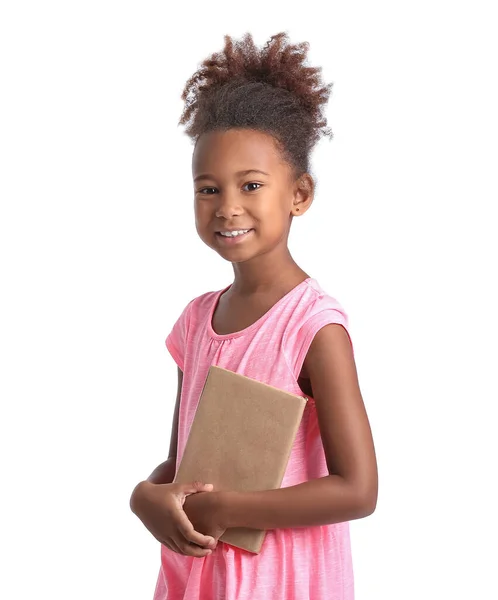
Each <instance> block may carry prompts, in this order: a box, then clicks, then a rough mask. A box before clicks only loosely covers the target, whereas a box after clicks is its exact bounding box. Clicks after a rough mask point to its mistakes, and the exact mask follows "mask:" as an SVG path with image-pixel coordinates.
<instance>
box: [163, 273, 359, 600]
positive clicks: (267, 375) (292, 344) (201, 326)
mask: <svg viewBox="0 0 498 600" xmlns="http://www.w3.org/2000/svg"><path fill="white" fill-rule="evenodd" d="M226 289H228V288H226ZM224 291H226V290H221V291H218V292H209V293H207V294H204V295H202V296H199V297H198V298H195V299H194V300H192V301H191V302H190V303H189V304H188V305H187V306H186V308H185V310H184V311H183V313H182V314H181V316H180V318H179V319H178V321H177V322H176V323H175V325H174V326H173V329H172V331H171V333H170V334H169V336H168V337H167V339H166V346H167V348H168V350H169V351H170V353H171V355H172V356H173V358H174V360H175V362H176V363H177V364H178V366H179V367H180V369H181V370H182V371H183V373H184V379H183V389H182V397H181V403H180V416H179V428H178V454H177V463H178V464H179V463H180V460H181V458H182V454H183V451H184V448H185V444H186V441H187V437H188V434H189V430H190V426H191V423H192V419H193V417H194V414H195V410H196V407H197V403H198V401H199V397H200V394H201V391H202V387H203V385H204V382H205V380H206V376H207V372H208V369H209V367H210V366H211V365H218V366H220V367H223V368H225V369H229V370H231V371H234V372H237V373H241V374H242V375H246V376H247V377H252V378H253V379H257V380H259V381H262V382H264V383H267V384H269V385H273V386H275V387H278V388H280V389H283V390H287V391H289V392H291V393H293V394H298V395H301V396H302V395H303V392H302V391H301V389H300V387H299V386H298V384H297V379H298V376H299V373H300V372H301V368H302V365H303V362H304V359H305V357H306V353H307V351H308V348H309V346H310V344H311V342H312V340H313V337H314V336H315V334H316V333H317V331H318V330H319V329H320V328H322V327H323V326H325V325H327V324H328V323H339V324H340V325H342V326H343V327H344V328H345V329H346V331H348V317H347V315H346V313H345V312H344V309H343V308H342V307H341V305H340V304H339V303H338V302H337V300H335V299H334V298H332V297H331V296H328V295H327V294H326V293H325V292H324V291H323V290H322V289H321V288H320V286H319V285H318V283H317V282H316V281H315V280H314V279H311V278H309V279H306V280H305V281H303V282H301V283H300V284H299V285H298V286H296V287H295V288H294V289H292V290H291V291H290V292H289V293H288V294H287V295H286V296H284V297H283V298H281V299H280V300H279V301H278V302H277V303H276V304H275V305H274V306H273V307H272V308H271V309H270V310H269V311H268V312H267V313H266V314H265V315H263V316H262V317H261V318H260V319H258V321H256V322H255V323H253V324H252V325H250V326H249V327H247V328H246V329H244V330H242V331H238V332H235V333H230V334H227V335H218V334H217V333H215V331H214V330H213V327H212V317H213V314H214V311H215V308H216V306H217V302H218V299H219V297H220V296H221V294H222V293H223V292H224ZM325 475H328V470H327V465H326V460H325V454H324V450H323V446H322V441H321V437H320V430H319V425H318V419H317V414H316V407H315V405H314V402H313V400H312V399H309V401H308V403H307V407H306V409H305V412H304V416H303V419H302V422H301V425H300V427H299V430H298V433H297V437H296V440H295V443H294V446H293V449H292V453H291V457H290V460H289V464H288V467H287V471H286V473H285V476H284V480H283V483H282V487H288V486H292V485H296V484H299V483H303V482H304V481H307V480H309V479H314V478H318V477H323V476H325ZM353 598H354V580H353V565H352V559H351V545H350V537H349V523H348V522H343V523H337V524H333V525H325V526H321V527H309V528H299V529H297V528H296V529H277V530H271V531H268V532H267V534H266V539H265V542H264V544H263V548H262V550H261V553H260V554H259V555H254V554H251V553H249V552H246V551H244V550H240V549H238V548H235V547H233V546H230V545H228V544H224V543H221V542H220V543H219V544H218V546H217V548H216V550H215V551H214V552H213V553H212V554H211V555H210V556H207V557H205V558H193V557H190V556H183V555H181V554H177V553H175V552H173V551H171V550H169V549H168V548H166V547H165V546H164V545H162V544H161V567H160V571H159V577H158V580H157V585H156V589H155V594H154V600H166V599H167V600H224V599H227V600H308V599H309V600H353Z"/></svg>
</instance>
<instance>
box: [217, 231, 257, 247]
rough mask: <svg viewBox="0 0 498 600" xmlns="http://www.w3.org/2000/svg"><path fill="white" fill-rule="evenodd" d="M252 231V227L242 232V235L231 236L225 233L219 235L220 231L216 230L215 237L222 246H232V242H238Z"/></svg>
mask: <svg viewBox="0 0 498 600" xmlns="http://www.w3.org/2000/svg"><path fill="white" fill-rule="evenodd" d="M253 231H254V230H253V229H249V231H248V232H247V233H243V234H242V235H235V236H233V237H231V236H230V237H227V236H225V235H221V233H219V232H216V239H217V240H219V242H220V243H221V244H223V245H224V246H233V245H234V244H240V243H241V242H243V241H244V240H246V239H247V238H248V237H249V236H250V235H251V233H252V232H253Z"/></svg>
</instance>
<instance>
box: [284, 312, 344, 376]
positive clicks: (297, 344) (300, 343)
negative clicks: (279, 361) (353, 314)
mask: <svg viewBox="0 0 498 600" xmlns="http://www.w3.org/2000/svg"><path fill="white" fill-rule="evenodd" d="M330 324H338V325H342V326H343V327H344V329H345V330H346V333H347V334H348V337H349V341H350V342H351V347H353V343H352V340H351V336H350V333H349V319H348V316H347V314H346V312H345V311H344V309H343V308H342V307H341V306H340V305H339V304H338V305H337V306H336V307H327V308H323V309H322V310H319V311H318V312H313V313H312V314H311V315H310V316H309V318H307V319H306V320H305V321H304V322H303V323H302V324H301V326H300V327H299V328H298V329H297V330H296V331H295V333H294V335H293V336H292V338H291V339H290V340H289V341H290V343H289V344H288V349H287V356H288V360H289V362H290V367H291V370H292V372H293V373H294V376H295V377H296V379H297V378H299V375H300V373H301V370H302V368H303V364H304V361H305V359H306V355H307V354H308V350H309V349H310V346H311V343H312V342H313V339H314V338H315V335H316V334H317V333H318V332H319V331H320V329H322V328H323V327H325V326H326V325H330ZM353 353H354V350H353Z"/></svg>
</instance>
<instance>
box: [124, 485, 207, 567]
mask: <svg viewBox="0 0 498 600" xmlns="http://www.w3.org/2000/svg"><path fill="white" fill-rule="evenodd" d="M212 489H213V486H212V485H211V484H203V483H200V482H195V483H192V484H180V483H164V484H157V483H152V482H150V481H142V482H141V483H139V484H138V485H137V487H136V488H135V490H134V491H133V494H132V497H131V502H130V504H131V509H132V511H133V512H134V513H135V514H136V515H137V517H138V518H139V519H140V520H141V521H142V523H143V524H144V525H145V527H146V528H147V529H148V530H149V531H150V532H151V533H152V535H153V536H154V537H155V538H156V540H158V541H159V542H161V544H164V545H165V546H166V547H167V548H169V549H170V550H173V551H174V552H178V553H179V554H184V555H185V556H195V557H198V558H200V557H203V556H208V555H209V554H211V552H212V550H214V548H216V541H215V539H214V538H213V537H211V536H208V535H203V534H201V533H199V532H198V531H196V530H195V529H194V526H193V525H192V523H191V522H190V521H189V519H188V517H187V515H186V514H185V512H184V510H183V504H184V502H185V499H186V498H187V496H190V497H193V496H195V495H198V493H199V492H205V493H203V494H202V495H203V496H209V493H210V492H211V490H212ZM199 495H200V494H199Z"/></svg>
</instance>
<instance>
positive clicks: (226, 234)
mask: <svg viewBox="0 0 498 600" xmlns="http://www.w3.org/2000/svg"><path fill="white" fill-rule="evenodd" d="M249 231H251V229H237V230H236V231H217V232H216V235H219V236H221V237H224V238H234V237H240V236H241V235H245V234H246V233H249Z"/></svg>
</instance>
